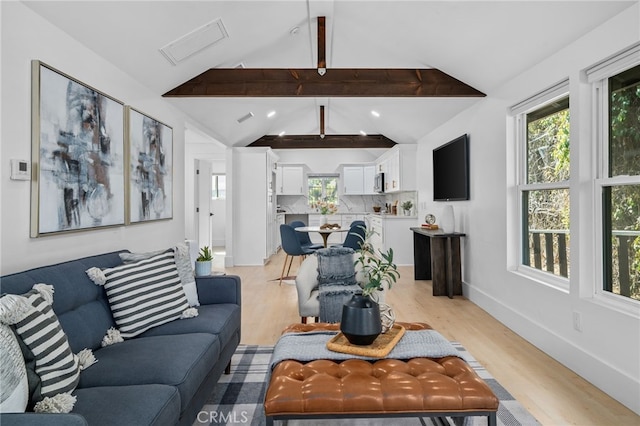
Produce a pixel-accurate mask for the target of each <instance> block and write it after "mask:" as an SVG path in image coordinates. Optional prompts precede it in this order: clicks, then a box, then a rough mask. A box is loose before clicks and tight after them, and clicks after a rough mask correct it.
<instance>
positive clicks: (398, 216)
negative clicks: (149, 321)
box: [367, 213, 418, 220]
mask: <svg viewBox="0 0 640 426" xmlns="http://www.w3.org/2000/svg"><path fill="white" fill-rule="evenodd" d="M367 215H369V216H374V217H379V218H382V219H413V220H417V219H418V216H405V215H403V214H388V213H367Z"/></svg>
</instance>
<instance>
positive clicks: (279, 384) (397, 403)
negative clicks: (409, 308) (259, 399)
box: [264, 323, 499, 426]
mask: <svg viewBox="0 0 640 426" xmlns="http://www.w3.org/2000/svg"><path fill="white" fill-rule="evenodd" d="M401 324H402V325H403V326H404V327H405V328H406V329H407V330H419V329H426V328H431V327H430V326H429V325H427V324H425V323H401ZM338 328H339V325H338V324H322V323H321V324H293V325H291V326H289V327H287V328H286V329H285V330H284V332H307V331H316V330H338ZM498 403H499V401H498V398H497V397H496V396H495V395H494V394H493V392H492V391H491V389H490V388H489V387H488V386H487V384H486V383H485V382H484V381H483V380H482V379H481V378H480V377H478V375H477V374H476V373H475V371H473V369H472V368H471V367H470V366H469V365H468V364H467V363H466V362H465V361H464V360H462V359H461V358H457V357H445V358H433V359H432V358H413V359H409V360H397V359H380V360H377V361H366V360H362V359H349V360H345V361H332V360H326V359H318V360H315V361H310V362H307V363H301V362H298V361H293V360H286V361H282V362H280V363H279V364H278V365H276V366H275V367H274V369H273V372H272V374H271V380H270V382H269V387H268V388H267V392H266V395H265V401H264V411H265V415H266V418H267V425H273V421H274V420H286V419H313V418H348V417H361V418H369V417H443V416H449V417H464V416H486V417H487V418H488V421H489V425H493V426H495V425H496V424H497V423H496V411H497V410H498Z"/></svg>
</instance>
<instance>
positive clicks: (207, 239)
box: [196, 160, 213, 248]
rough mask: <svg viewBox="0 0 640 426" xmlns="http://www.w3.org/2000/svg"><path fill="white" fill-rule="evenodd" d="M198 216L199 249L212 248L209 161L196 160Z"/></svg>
mask: <svg viewBox="0 0 640 426" xmlns="http://www.w3.org/2000/svg"><path fill="white" fill-rule="evenodd" d="M196 182H197V188H198V190H197V194H196V195H197V203H196V212H197V213H196V214H197V215H198V247H199V248H202V247H204V246H209V247H212V246H213V244H212V241H211V235H212V233H211V222H212V221H211V217H212V216H211V215H212V212H211V163H210V162H209V161H207V160H196Z"/></svg>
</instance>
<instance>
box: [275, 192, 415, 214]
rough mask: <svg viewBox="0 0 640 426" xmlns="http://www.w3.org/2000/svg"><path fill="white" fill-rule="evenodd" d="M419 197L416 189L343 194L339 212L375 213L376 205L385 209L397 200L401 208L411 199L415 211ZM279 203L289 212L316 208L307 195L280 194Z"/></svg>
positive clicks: (303, 211) (304, 211)
mask: <svg viewBox="0 0 640 426" xmlns="http://www.w3.org/2000/svg"><path fill="white" fill-rule="evenodd" d="M417 197H418V194H417V192H416V191H408V192H396V193H391V194H380V195H343V196H341V197H340V199H339V203H338V213H373V207H374V206H380V207H382V209H383V210H384V206H385V204H389V205H393V203H394V202H395V201H396V200H397V201H398V209H399V210H401V208H400V205H401V204H402V203H403V202H404V201H406V200H411V201H412V202H413V209H412V211H413V212H414V213H415V212H416V211H417V209H416V207H417V205H418V199H417ZM277 204H278V208H279V209H280V210H284V211H285V212H287V213H314V210H313V209H311V208H310V207H309V204H308V201H307V197H305V196H303V195H278V198H277ZM398 214H401V212H398Z"/></svg>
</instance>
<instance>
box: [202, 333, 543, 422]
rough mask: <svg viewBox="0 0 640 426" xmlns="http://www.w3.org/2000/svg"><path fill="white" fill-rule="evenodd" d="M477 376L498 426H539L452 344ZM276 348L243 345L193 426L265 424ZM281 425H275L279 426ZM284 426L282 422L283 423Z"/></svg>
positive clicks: (482, 419)
mask: <svg viewBox="0 0 640 426" xmlns="http://www.w3.org/2000/svg"><path fill="white" fill-rule="evenodd" d="M451 343H452V344H453V346H454V347H455V348H456V349H457V350H458V351H459V352H460V356H461V357H462V358H464V359H465V360H466V361H467V362H468V363H469V365H471V367H473V369H474V370H475V371H476V373H477V374H478V375H479V376H480V377H481V378H482V379H483V380H484V381H485V382H487V384H488V385H489V387H491V389H492V390H493V392H494V393H495V394H496V396H497V397H498V399H500V407H499V408H498V416H497V417H498V425H503V426H518V425H523V426H532V425H539V423H538V422H537V421H536V419H535V418H534V417H533V416H532V415H531V414H530V413H529V412H528V411H527V410H526V409H525V408H524V407H523V406H522V405H521V404H520V403H519V402H518V401H516V400H515V399H514V398H513V396H511V394H509V392H507V390H506V389H505V388H503V387H502V386H501V385H500V383H498V382H497V380H495V379H494V378H493V377H492V376H491V375H490V374H489V373H488V372H487V370H485V369H484V367H482V365H480V363H479V362H478V361H476V360H475V359H474V358H473V357H472V356H471V354H470V353H469V352H467V350H466V349H465V348H464V347H462V345H461V344H459V343H458V342H451ZM272 352H273V346H255V345H240V346H239V347H238V349H237V351H236V353H235V354H234V355H233V359H232V360H231V374H229V375H223V376H222V377H221V378H220V381H219V383H218V384H217V386H216V388H215V389H214V391H213V393H212V394H211V396H210V397H209V399H208V400H207V402H206V403H205V405H204V407H202V410H201V411H200V412H199V413H198V418H197V419H196V421H195V423H194V426H196V425H197V426H201V425H209V424H211V425H252V426H263V425H265V424H266V421H265V417H264V409H263V406H262V403H263V401H264V393H265V390H266V383H265V380H266V376H267V368H268V366H269V360H270V359H271V354H272ZM279 423H280V422H275V424H276V425H278V424H279ZM280 424H282V423H280ZM461 424H464V425H465V426H480V425H486V424H487V418H486V417H467V418H466V419H464V420H462V419H456V420H455V421H454V420H453V419H450V418H429V417H410V418H386V419H384V418H383V419H345V420H336V419H330V420H289V421H288V422H287V425H288V426H298V425H299V426H316V425H317V426H365V425H367V426H368V425H380V426H383V425H384V426H390V425H393V426H396V425H398V426H404V425H407V426H445V425H447V426H459V425H461Z"/></svg>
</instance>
